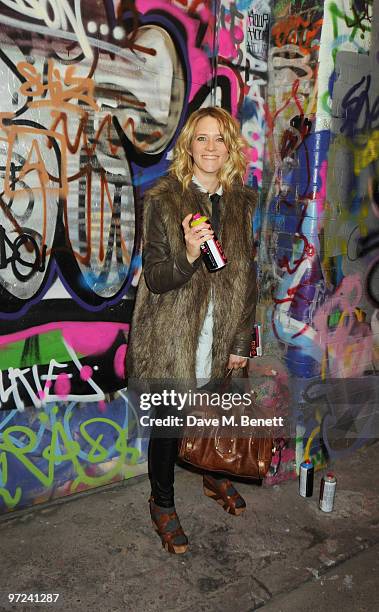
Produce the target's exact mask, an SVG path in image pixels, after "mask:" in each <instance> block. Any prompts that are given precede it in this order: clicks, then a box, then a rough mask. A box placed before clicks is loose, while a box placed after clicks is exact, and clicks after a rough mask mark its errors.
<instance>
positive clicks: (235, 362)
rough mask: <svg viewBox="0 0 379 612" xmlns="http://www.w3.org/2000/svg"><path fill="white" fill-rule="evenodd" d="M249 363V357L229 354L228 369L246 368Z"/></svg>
mask: <svg viewBox="0 0 379 612" xmlns="http://www.w3.org/2000/svg"><path fill="white" fill-rule="evenodd" d="M246 364H247V357H240V356H239V355H233V354H232V353H231V354H230V355H229V361H228V370H239V369H240V368H244V367H245V365H246Z"/></svg>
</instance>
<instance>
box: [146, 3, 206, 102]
mask: <svg viewBox="0 0 379 612" xmlns="http://www.w3.org/2000/svg"><path fill="white" fill-rule="evenodd" d="M136 7H137V9H138V10H139V11H140V12H141V13H146V12H147V11H151V0H137V2H136ZM154 9H155V10H160V11H163V12H165V13H170V14H171V15H172V16H173V17H175V18H176V19H177V20H178V21H179V22H180V23H181V25H182V26H183V27H184V28H185V29H186V33H187V49H188V59H189V63H190V66H191V67H192V68H193V69H194V70H195V74H194V76H193V77H192V79H191V90H190V96H189V98H190V100H192V98H193V97H194V96H195V95H196V93H197V92H198V90H199V89H200V87H201V86H202V85H203V84H204V83H206V82H207V81H208V80H209V79H210V78H211V76H212V74H211V67H210V64H209V60H208V57H207V55H206V53H205V52H204V51H202V50H201V49H199V48H198V47H196V36H197V33H198V30H199V27H200V25H201V22H200V21H199V20H198V19H193V18H191V13H190V12H188V13H186V12H185V11H183V10H181V9H180V8H177V7H175V6H172V4H170V5H169V4H167V2H162V0H157V1H156V2H154Z"/></svg>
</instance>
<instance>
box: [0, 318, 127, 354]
mask: <svg viewBox="0 0 379 612" xmlns="http://www.w3.org/2000/svg"><path fill="white" fill-rule="evenodd" d="M57 329H58V330H60V331H61V332H62V336H63V338H64V339H65V340H66V342H67V343H68V344H69V345H70V346H72V348H73V349H75V351H76V352H78V353H81V354H82V355H92V354H96V353H102V352H105V351H106V350H107V349H109V348H110V347H111V346H112V344H113V342H114V340H115V338H116V336H117V334H118V332H119V331H120V330H121V331H128V330H129V324H128V323H103V322H100V321H97V322H93V323H87V322H86V323H83V322H76V321H75V322H71V321H60V322H54V323H46V324H44V325H37V326H35V327H29V328H28V329H24V330H22V331H20V332H15V333H13V334H6V335H4V336H0V346H4V345H6V344H13V343H14V342H20V341H22V340H26V339H27V338H31V337H32V336H38V335H41V334H46V333H48V332H50V331H53V330H57Z"/></svg>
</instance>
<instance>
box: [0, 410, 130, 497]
mask: <svg viewBox="0 0 379 612" xmlns="http://www.w3.org/2000/svg"><path fill="white" fill-rule="evenodd" d="M40 420H41V422H43V423H44V424H46V421H47V418H46V415H43V414H41V415H40ZM100 423H101V424H106V425H109V426H110V427H112V428H113V429H115V430H116V432H117V440H116V442H115V449H116V451H117V452H118V456H117V458H114V459H112V463H113V465H112V467H111V469H109V470H107V472H106V473H104V474H100V475H95V476H93V475H89V474H88V473H87V471H86V470H87V469H88V464H87V462H89V463H90V464H99V463H102V462H104V461H105V460H107V457H108V454H109V453H108V450H107V449H106V448H105V447H104V446H102V444H101V442H102V440H103V435H102V434H99V435H97V437H96V438H94V437H93V436H91V435H90V433H89V432H88V428H89V427H90V426H91V425H98V424H100ZM79 430H80V433H81V435H82V436H83V439H84V440H85V441H86V442H87V443H88V444H89V445H90V450H89V452H88V453H87V455H88V456H87V459H86V463H85V464H84V465H83V464H82V462H81V461H80V458H79V453H80V451H81V447H80V444H79V442H77V441H74V440H71V439H70V438H69V437H68V435H67V433H66V431H65V429H64V426H63V424H62V423H61V422H60V421H55V422H54V423H52V424H51V440H50V444H49V445H48V446H46V448H44V449H43V451H42V457H43V458H44V459H45V460H46V461H47V468H46V470H45V471H42V470H41V469H39V468H38V467H37V466H36V465H35V464H34V463H33V462H32V461H31V459H29V457H28V455H29V454H30V453H32V452H34V453H35V449H36V447H37V446H38V438H37V434H36V433H35V432H34V431H32V430H31V429H30V428H29V427H24V426H21V425H16V426H13V427H8V429H6V430H5V431H4V432H3V434H2V440H0V450H1V451H2V453H1V455H0V457H1V463H0V467H1V473H2V480H3V484H4V485H5V484H6V482H7V474H8V471H7V456H6V453H10V454H11V455H12V456H13V457H15V458H16V459H17V460H18V461H19V462H20V463H21V464H22V465H23V466H24V467H25V469H26V470H28V472H30V474H32V475H33V476H34V477H35V478H36V479H37V480H38V481H39V482H40V483H41V484H42V485H43V486H44V487H46V488H48V487H51V486H52V485H53V483H54V475H55V466H56V465H60V464H61V463H63V462H65V461H71V463H72V465H73V466H74V469H75V473H76V478H75V480H74V481H73V483H72V484H71V491H75V490H76V488H77V487H78V486H79V485H80V484H85V485H87V486H89V487H95V486H100V485H102V484H106V483H107V482H109V481H111V480H112V479H113V478H115V477H116V476H117V475H120V474H123V475H125V467H126V466H125V464H126V463H127V465H128V466H130V465H135V464H136V462H137V460H138V458H139V451H138V449H136V448H133V447H129V446H128V444H127V440H128V428H127V427H121V426H120V425H118V424H117V423H115V422H114V421H112V420H111V419H107V418H104V417H98V418H92V419H88V420H87V421H84V422H83V423H81V425H80V428H79ZM20 434H21V435H20ZM0 494H1V495H2V496H3V498H4V501H5V503H6V504H7V506H15V505H16V504H17V503H18V502H19V500H20V498H21V494H22V491H21V489H20V487H17V489H16V494H15V496H14V497H12V496H11V495H10V493H9V492H8V491H6V490H5V489H0Z"/></svg>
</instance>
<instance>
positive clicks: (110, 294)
mask: <svg viewBox="0 0 379 612" xmlns="http://www.w3.org/2000/svg"><path fill="white" fill-rule="evenodd" d="M374 19H377V15H376V16H375V15H374V7H373V2H372V1H370V0H367V1H363V2H355V1H354V0H343V1H342V2H338V3H337V2H332V1H331V0H325V2H322V1H320V2H310V1H309V0H282V1H280V2H271V1H270V0H236V1H235V2H230V1H229V0H123V1H116V0H115V1H114V2H113V0H91V1H90V0H75V1H74V0H57V1H54V2H42V1H41V2H39V1H38V0H36V1H33V2H28V1H26V0H17V1H16V0H0V181H1V186H0V317H1V323H2V325H1V331H0V362H1V368H0V402H1V411H0V512H6V511H9V510H13V509H19V508H23V507H25V506H28V505H32V504H35V503H38V502H41V501H47V500H50V499H53V498H56V497H59V496H63V495H69V494H72V493H75V492H76V491H80V490H83V489H86V488H89V487H95V486H99V485H102V484H105V483H110V482H114V481H117V480H120V479H123V478H128V477H131V476H133V475H135V474H137V473H141V472H145V471H146V445H147V443H146V440H142V441H141V439H140V438H139V437H138V428H137V427H136V423H135V420H134V419H133V414H132V413H131V412H130V410H129V411H128V406H127V401H126V395H125V381H124V378H125V372H124V357H125V354H126V351H127V341H128V331H129V324H130V321H131V314H132V310H133V303H134V298H135V291H136V286H137V284H138V279H139V275H140V272H141V218H142V213H143V194H144V192H145V190H146V189H147V188H148V187H150V186H151V184H152V183H153V182H154V181H155V180H156V178H157V177H159V176H160V175H162V174H164V173H165V171H166V170H167V167H168V164H169V162H170V156H171V149H172V147H173V144H174V143H175V139H176V137H177V134H178V132H179V131H180V129H181V126H182V125H183V123H184V121H185V120H186V118H187V116H188V115H189V113H190V112H192V111H193V110H195V109H196V108H199V107H201V106H207V105H209V104H215V103H216V104H219V105H222V106H223V107H224V108H226V109H228V110H230V111H231V112H232V114H233V115H234V116H236V117H237V118H238V119H239V120H240V122H241V125H242V130H243V134H244V136H245V138H246V140H247V142H248V145H249V148H248V153H249V158H250V165H249V169H248V173H247V177H246V179H247V182H248V183H249V184H251V185H255V186H256V187H257V188H258V190H259V196H260V206H259V208H258V210H257V211H256V215H255V219H254V230H255V237H256V240H257V244H259V247H260V248H259V249H258V253H259V255H258V266H259V295H260V298H259V299H260V301H259V305H258V318H259V320H260V321H261V322H262V323H263V326H264V340H265V354H264V357H263V358H261V359H257V360H253V362H254V364H253V368H252V369H253V370H255V376H256V377H261V378H260V380H261V381H262V385H261V390H262V401H265V402H266V403H267V405H269V404H270V401H271V402H272V401H273V398H274V400H275V401H276V400H277V401H278V402H279V399H281V400H283V398H285V402H284V403H285V404H286V406H283V409H284V408H287V410H288V408H290V412H289V414H290V417H291V418H292V420H293V425H294V431H295V437H296V440H295V443H294V444H292V446H291V447H290V448H288V449H286V451H285V453H284V454H283V457H284V459H283V464H282V474H281V477H283V478H284V477H287V476H288V474H290V473H291V474H292V475H293V473H294V464H295V463H296V462H297V464H299V461H300V460H301V459H302V458H303V457H304V456H312V458H313V460H314V462H315V463H316V465H322V464H323V462H324V461H325V458H326V457H327V456H329V457H331V458H333V457H336V456H340V455H341V454H343V453H345V452H352V450H353V449H354V448H357V447H358V446H360V445H362V444H363V443H364V442H365V441H366V440H367V439H368V438H369V437H370V435H371V432H372V430H373V429H372V418H373V416H372V402H371V400H372V397H373V395H375V392H376V391H375V384H374V383H375V376H374V374H375V373H376V372H377V368H378V361H379V315H378V302H379V293H378V286H379V284H378V276H379V272H378V261H379V259H378V228H379V195H378V174H379V168H378V165H379V164H378V161H377V160H378V148H379V146H378V142H379V139H378V134H379V127H378V117H379V114H378V108H379V106H378V105H379V102H378V97H377V96H378V83H377V80H378V76H377V74H378V57H379V56H378V49H379V44H378V38H377V34H376V35H374V33H375V32H376V30H375V27H374ZM362 393H364V397H365V398H367V401H366V402H362V401H361V398H362ZM275 398H276V399H275ZM282 403H283V401H282ZM370 419H371V420H370ZM353 430H354V431H355V435H350V434H351V433H352V432H353ZM357 433H358V435H356V434H357ZM275 461H277V458H276V459H275V460H274V464H275ZM283 466H284V467H283ZM283 470H284V471H286V473H287V476H285V475H283ZM269 480H270V477H269V479H268V481H269ZM271 481H272V482H274V481H275V478H273V479H271ZM276 481H277V479H276Z"/></svg>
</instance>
